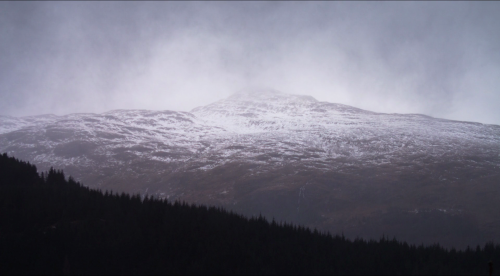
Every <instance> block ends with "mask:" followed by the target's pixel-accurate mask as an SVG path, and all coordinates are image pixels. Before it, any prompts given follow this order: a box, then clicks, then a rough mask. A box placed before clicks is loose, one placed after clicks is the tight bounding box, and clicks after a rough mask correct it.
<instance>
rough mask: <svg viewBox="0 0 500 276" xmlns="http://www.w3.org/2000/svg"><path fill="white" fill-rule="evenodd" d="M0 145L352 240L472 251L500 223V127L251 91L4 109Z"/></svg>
mask: <svg viewBox="0 0 500 276" xmlns="http://www.w3.org/2000/svg"><path fill="white" fill-rule="evenodd" d="M0 151H1V152H7V153H8V154H9V155H13V156H15V157H17V158H21V159H24V160H28V161H30V162H32V163H34V164H36V165H37V166H38V167H39V168H41V169H44V170H46V169H48V168H49V167H50V166H54V167H56V168H60V169H64V171H65V172H67V173H68V174H71V175H72V176H74V177H75V178H76V179H78V180H80V181H82V182H83V183H84V184H87V185H90V186H93V187H100V188H101V189H112V190H114V191H119V192H121V191H125V192H130V193H141V194H149V195H155V196H158V197H162V198H167V199H170V200H173V199H180V200H185V201H189V202H196V203H203V204H211V205H222V206H224V207H226V208H229V209H232V210H234V211H237V212H241V213H244V214H247V215H258V214H259V213H262V214H263V215H266V216H267V217H269V218H272V217H274V218H275V219H277V220H286V221H293V222H296V223H301V224H305V225H308V226H312V227H317V228H319V229H323V230H329V231H331V232H335V233H339V232H343V233H344V234H345V235H346V236H347V237H356V236H360V237H365V238H379V237H380V236H381V235H382V234H385V235H391V236H392V235H395V236H396V237H398V239H401V240H408V241H410V242H418V243H420V242H424V243H431V242H440V243H442V244H444V245H448V246H456V247H463V246H465V245H466V244H475V243H484V242H486V241H489V240H494V239H498V237H497V236H495V235H496V233H500V213H499V212H497V211H496V210H499V208H500V126H497V125H483V124H479V123H470V122H458V121H450V120H443V119H436V118H431V117H428V116H424V115H418V114H383V113H375V112H369V111H365V110H361V109H357V108H354V107H350V106H346V105H342V104H334V103H327V102H320V101H317V100H315V99H314V98H312V97H309V96H298V95H289V94H284V93H280V92H278V91H270V90H251V91H241V92H239V93H236V94H234V95H233V96H231V97H229V98H227V99H225V100H221V101H218V102H215V103H213V104H210V105H207V106H203V107H198V108H195V109H193V110H192V111H191V112H175V111H147V110H114V111H110V112H106V113H102V114H69V115H66V116H55V115H42V116H32V117H23V118H14V117H0ZM497 241H500V240H497Z"/></svg>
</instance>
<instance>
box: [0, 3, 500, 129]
mask: <svg viewBox="0 0 500 276" xmlns="http://www.w3.org/2000/svg"><path fill="white" fill-rule="evenodd" d="M247 87H269V88H273V89H276V90H280V91H282V92H286V93H291V94H304V95H311V96H313V97H315V98H316V99H318V100H321V101H328V102H336V103H343V104H348V105H352V106H355V107H359V108H363V109H367V110H372V111H378V112H386V113H393V112H396V113H423V114H427V115H431V116H434V117H441V118H447V119H454V120H464V121H475V122H482V123H489V124H499V125H500V2H425V3H422V2H391V1H389V2H357V1H354V2H114V1H112V2H93V1H90V2H58V1H56V2H0V115H11V116H26V115H37V114H45V113H53V114H57V115H63V114H68V113H75V112H104V111H108V110H112V109H154V110H164V109H168V110H184V111H189V110H191V109H192V108H194V107H196V106H200V105H205V104H209V103H211V102H214V101H216V100H219V99H222V98H225V97H228V96H229V95H231V94H233V93H234V92H237V91H238V90H240V89H243V88H247Z"/></svg>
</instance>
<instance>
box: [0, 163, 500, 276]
mask: <svg viewBox="0 0 500 276" xmlns="http://www.w3.org/2000/svg"><path fill="white" fill-rule="evenodd" d="M0 248H1V250H0V274H243V273H244V274H249V273H251V274H285V273H286V274H475V275H481V274H483V275H484V274H487V273H488V271H489V266H488V263H489V262H491V263H492V264H496V263H499V262H500V246H499V245H495V244H493V243H488V244H486V245H484V246H483V247H480V246H476V247H475V248H467V249H466V250H464V251H457V250H455V249H451V250H448V249H444V248H442V247H441V246H439V245H438V244H436V245H433V246H423V245H420V246H416V245H409V244H407V243H405V242H401V241H397V240H396V239H390V238H387V237H382V238H381V239H380V240H378V241H374V240H370V241H366V240H362V239H356V240H352V241H351V240H348V239H346V238H344V237H343V235H335V236H332V235H331V234H329V233H321V232H318V231H317V230H311V229H308V228H305V227H302V226H296V225H292V224H289V223H285V222H276V221H274V220H271V221H268V220H267V219H265V218H264V217H262V216H259V217H253V218H246V217H243V216H241V215H238V214H235V213H232V212H227V211H225V210H223V209H221V208H218V207H207V206H197V205H192V204H187V203H184V202H169V201H167V200H160V199H155V198H153V197H148V196H145V197H141V196H140V195H128V194H124V193H121V194H118V193H113V192H109V191H105V192H103V191H100V190H96V189H90V188H88V187H84V186H83V185H82V184H80V183H78V182H76V181H75V180H74V179H73V178H71V177H69V178H68V179H66V177H65V175H64V173H63V172H62V171H59V170H55V169H52V168H51V169H50V170H49V171H48V172H47V173H41V174H40V175H39V174H38V173H37V169H36V167H35V166H34V165H31V164H30V163H28V162H23V161H20V160H17V159H15V158H13V157H9V156H8V155H7V154H3V155H0Z"/></svg>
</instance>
